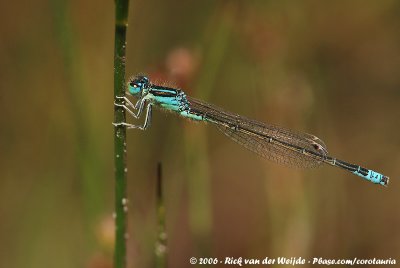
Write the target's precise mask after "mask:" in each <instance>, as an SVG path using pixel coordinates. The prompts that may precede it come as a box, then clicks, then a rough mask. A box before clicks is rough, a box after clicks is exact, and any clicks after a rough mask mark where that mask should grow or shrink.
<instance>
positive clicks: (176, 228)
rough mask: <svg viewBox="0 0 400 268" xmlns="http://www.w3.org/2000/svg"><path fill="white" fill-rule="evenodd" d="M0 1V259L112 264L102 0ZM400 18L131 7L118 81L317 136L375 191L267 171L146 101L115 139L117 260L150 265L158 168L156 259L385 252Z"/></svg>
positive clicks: (108, 16) (392, 8)
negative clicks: (119, 204) (119, 164)
mask: <svg viewBox="0 0 400 268" xmlns="http://www.w3.org/2000/svg"><path fill="white" fill-rule="evenodd" d="M0 10H1V12H2V16H0V21H1V23H0V36H1V42H0V57H1V61H0V88H1V92H0V110H1V115H0V122H1V128H0V198H1V202H0V217H1V221H0V237H1V240H0V241H1V243H0V266H1V267H91V268H94V267H111V265H112V257H113V232H114V231H113V219H112V214H113V206H114V199H113V197H114V188H113V187H114V176H113V170H114V167H113V163H114V161H113V132H114V131H113V130H114V129H113V126H112V125H111V122H112V121H113V112H114V108H113V50H114V3H113V1H102V2H99V1H63V0H52V1H35V2H31V3H24V2H21V1H2V2H1V3H0ZM399 12H400V2H399V1H396V0H385V1H372V0H371V1H365V0H364V1H361V0H359V1H358V0H356V1H335V2H332V3H331V2H329V3H328V2H325V1H324V2H322V1H317V0H314V1H312V0H310V1H297V2H294V1H211V0H206V1H182V0H181V1H177V0H175V1H144V0H135V1H131V3H130V10H129V27H128V33H127V40H128V43H127V57H126V63H127V75H128V76H130V75H135V74H137V73H146V74H148V75H149V76H150V77H151V78H152V79H154V80H158V81H169V82H172V83H174V84H176V85H177V86H179V87H181V88H183V89H184V90H185V92H186V93H187V94H188V95H191V96H193V97H196V98H200V99H203V100H205V101H207V102H210V103H214V104H216V105H218V106H220V107H223V108H225V109H226V110H229V111H233V112H236V113H239V114H242V115H245V116H247V117H250V118H254V119H257V120H259V121H263V122H268V123H273V124H277V125H281V126H285V127H288V128H291V129H296V130H299V131H304V132H308V133H312V134H315V135H316V136H318V137H320V138H321V139H322V140H323V141H325V143H326V144H327V147H328V151H329V152H330V154H331V155H333V156H335V157H338V158H340V159H343V160H346V161H349V162H351V163H356V164H360V165H362V166H365V167H368V168H371V169H374V170H376V171H380V172H382V173H384V174H386V175H388V176H390V177H391V181H390V182H391V184H390V185H389V187H388V188H384V187H381V186H378V185H374V184H372V183H369V182H366V181H364V180H362V179H361V178H359V177H357V176H354V175H351V174H349V173H347V172H344V171H342V170H340V169H337V168H333V167H329V166H323V167H320V168H317V169H311V170H300V169H292V168H287V167H282V166H279V165H277V164H274V163H271V162H268V161H266V160H264V159H261V158H259V157H257V156H256V155H255V154H253V153H251V152H249V151H247V150H246V149H244V148H242V147H241V146H239V145H237V144H235V143H234V142H232V141H231V140H229V139H228V138H227V137H225V136H224V135H223V134H222V133H220V132H219V131H218V130H217V129H216V128H214V127H213V126H211V125H206V124H201V123H193V122H190V121H187V120H185V119H183V118H179V117H177V116H175V115H173V114H170V113H165V112H163V111H160V110H155V111H154V113H153V121H152V126H151V128H150V129H148V130H147V131H146V132H142V131H136V130H131V131H128V144H127V147H128V185H129V189H128V198H129V203H128V205H129V212H128V213H129V223H128V225H129V239H128V256H129V257H128V267H152V266H153V265H154V241H155V238H156V235H157V233H156V230H157V219H156V197H155V192H156V190H155V188H156V174H157V173H156V171H157V163H159V162H161V163H162V171H163V187H164V195H165V206H166V215H167V219H166V220H167V233H168V263H169V266H170V267H188V266H189V264H188V260H189V258H190V257H192V256H195V257H221V258H222V257H228V256H229V257H240V256H241V257H250V258H264V257H267V256H268V257H271V258H274V257H281V256H283V257H303V258H313V257H323V258H336V259H338V258H354V257H357V258H381V259H387V258H392V259H394V258H396V259H397V261H400V253H399V252H400V230H399V228H398V226H399V225H400V213H399V209H398V203H397V201H396V200H398V198H396V196H397V197H398V196H399V194H400V188H399V183H398V180H397V177H398V174H399V171H400V152H399V148H400V141H399V138H398V137H399V130H400V127H399V124H398V122H399V116H400V109H399V104H400V91H399V88H400V75H399V70H400V30H399V29H400V16H399ZM131 122H135V121H132V120H131ZM254 267H255V266H254Z"/></svg>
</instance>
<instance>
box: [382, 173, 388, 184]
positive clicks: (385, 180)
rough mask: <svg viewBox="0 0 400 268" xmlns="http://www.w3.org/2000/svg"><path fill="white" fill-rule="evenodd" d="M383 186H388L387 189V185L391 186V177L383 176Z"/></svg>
mask: <svg viewBox="0 0 400 268" xmlns="http://www.w3.org/2000/svg"><path fill="white" fill-rule="evenodd" d="M381 184H382V185H383V186H386V187H387V185H388V184H389V177H387V176H385V175H383V176H382V179H381Z"/></svg>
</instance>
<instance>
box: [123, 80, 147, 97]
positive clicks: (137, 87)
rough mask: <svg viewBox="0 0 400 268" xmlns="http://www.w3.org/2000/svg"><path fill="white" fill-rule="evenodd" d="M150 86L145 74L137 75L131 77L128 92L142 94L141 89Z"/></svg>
mask: <svg viewBox="0 0 400 268" xmlns="http://www.w3.org/2000/svg"><path fill="white" fill-rule="evenodd" d="M149 86H150V80H149V78H147V77H146V76H143V75H139V76H135V77H133V78H132V79H131V80H130V81H129V84H128V90H129V93H131V94H132V95H135V96H136V95H142V93H143V91H145V90H146V89H148V88H149Z"/></svg>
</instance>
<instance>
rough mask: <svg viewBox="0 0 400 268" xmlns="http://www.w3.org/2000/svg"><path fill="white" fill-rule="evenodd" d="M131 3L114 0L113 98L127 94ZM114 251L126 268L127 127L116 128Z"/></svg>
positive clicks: (118, 266) (117, 117)
mask: <svg viewBox="0 0 400 268" xmlns="http://www.w3.org/2000/svg"><path fill="white" fill-rule="evenodd" d="M128 6H129V0H116V1H115V8H116V9H115V48H114V49H115V50H114V99H115V101H119V99H117V98H116V97H117V96H124V95H125V49H126V29H127V27H128ZM114 122H126V118H125V110H124V109H122V108H118V107H115V108H114ZM114 150H115V151H114V163H115V249H114V267H115V268H124V267H126V239H125V238H126V211H127V209H126V208H127V199H126V187H127V184H126V128H125V127H122V126H119V127H115V131H114Z"/></svg>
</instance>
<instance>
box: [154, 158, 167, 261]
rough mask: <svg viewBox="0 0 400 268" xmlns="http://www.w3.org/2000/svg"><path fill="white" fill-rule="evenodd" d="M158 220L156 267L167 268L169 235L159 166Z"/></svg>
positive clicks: (160, 167) (159, 166)
mask: <svg viewBox="0 0 400 268" xmlns="http://www.w3.org/2000/svg"><path fill="white" fill-rule="evenodd" d="M157 219H158V226H157V227H158V233H157V242H156V248H155V253H156V267H157V268H165V267H166V265H167V234H166V230H165V206H164V196H163V190H162V166H161V163H158V166H157Z"/></svg>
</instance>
